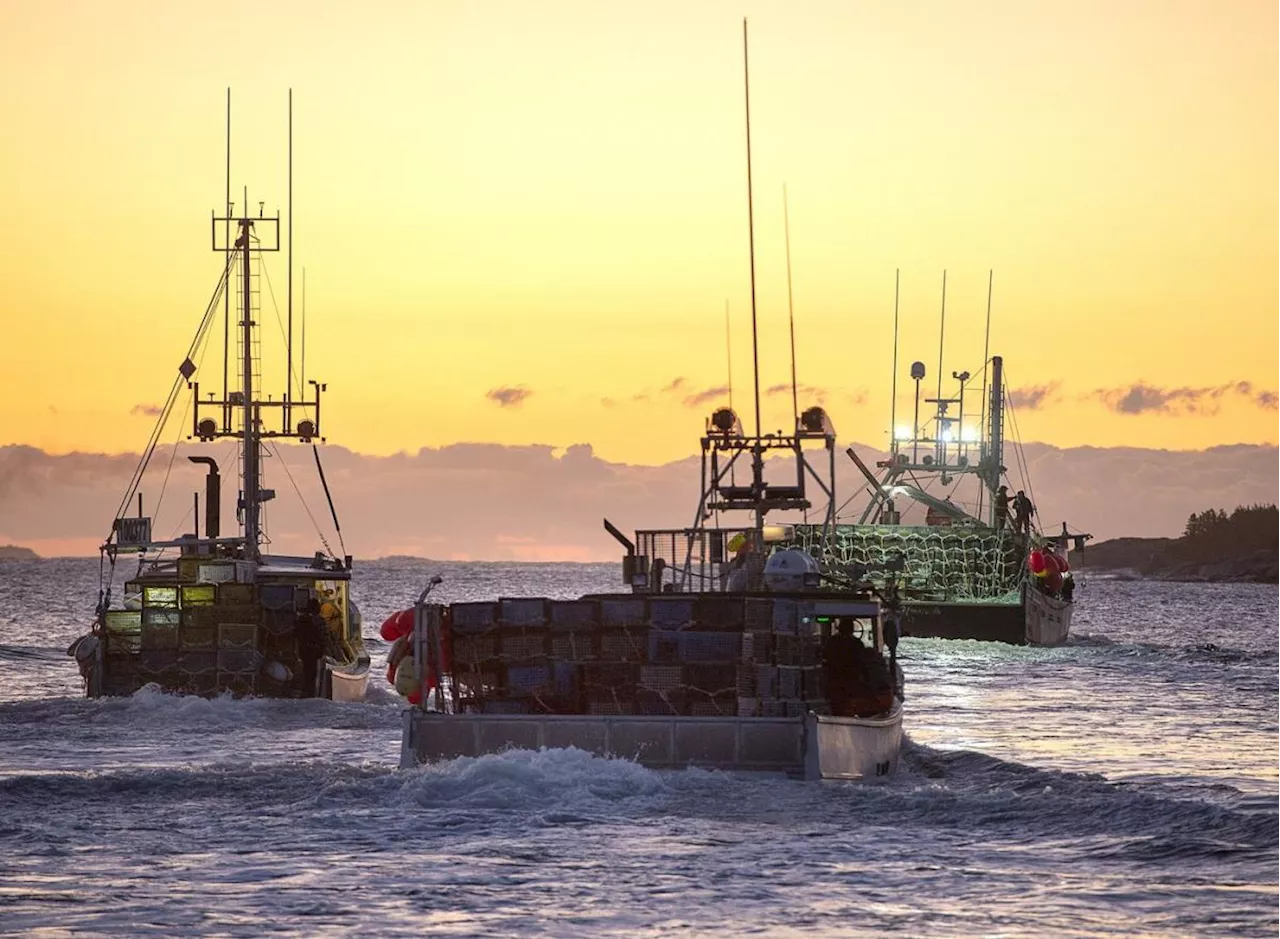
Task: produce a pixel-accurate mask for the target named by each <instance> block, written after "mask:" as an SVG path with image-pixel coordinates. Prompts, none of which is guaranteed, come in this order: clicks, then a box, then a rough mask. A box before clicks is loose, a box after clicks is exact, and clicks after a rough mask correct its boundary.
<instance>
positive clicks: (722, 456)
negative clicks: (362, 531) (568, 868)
mask: <svg viewBox="0 0 1280 939" xmlns="http://www.w3.org/2000/svg"><path fill="white" fill-rule="evenodd" d="M746 42H747V32H746V22H745V21H744V22H743V58H744V77H745V75H746V54H747V49H746ZM749 88H750V86H749V81H748V83H747V196H748V198H747V205H748V231H749V233H750V240H751V278H752V284H751V287H752V298H753V303H752V341H753V343H757V342H758V340H757V332H756V329H755V321H756V311H755V304H754V298H755V249H754V244H755V237H754V223H753V216H752V210H751V206H752V198H751V135H750V93H749ZM755 361H756V362H757V363H758V361H759V355H758V345H757V348H756V356H755ZM759 386H760V383H759V371H758V368H757V369H756V374H755V387H756V396H755V422H756V432H755V433H754V434H753V435H750V436H748V435H746V434H745V433H744V432H743V429H742V424H741V421H740V420H739V418H738V416H737V415H736V413H734V412H733V410H732V408H721V409H719V410H717V411H716V412H715V414H714V415H713V416H712V418H711V420H710V421H709V422H708V424H707V428H706V433H705V435H704V437H703V441H702V443H703V478H704V487H703V498H702V500H701V503H700V504H699V506H698V510H697V514H696V517H695V522H694V525H693V527H692V528H689V529H681V530H678V531H676V530H669V531H651V532H645V533H642V534H643V538H644V540H645V543H646V544H647V545H648V546H649V547H648V549H647V551H648V553H647V554H643V553H637V552H636V550H635V545H634V544H633V543H631V542H630V541H629V540H628V539H626V538H625V537H624V536H623V535H622V534H621V532H619V531H618V529H617V528H615V527H614V526H613V525H612V524H611V523H609V522H608V521H607V520H606V521H605V527H606V529H607V530H609V531H610V532H611V533H612V534H613V535H614V537H616V538H618V539H619V540H620V541H621V542H623V543H624V544H625V545H627V546H628V554H627V558H626V559H625V561H624V566H623V568H624V569H623V573H624V580H625V582H626V584H627V586H628V587H629V589H630V592H626V593H620V594H604V595H592V596H586V597H580V598H577V599H574V600H555V599H548V598H544V597H535V598H527V597H508V598H499V599H497V600H494V601H490V602H480V603H475V602H471V603H453V604H437V603H432V602H430V591H431V588H432V587H433V586H434V583H433V584H431V585H429V586H428V588H427V590H425V591H423V593H422V595H420V596H419V598H418V601H417V603H416V604H415V605H414V606H413V607H412V608H411V609H406V610H403V611H401V612H400V613H398V614H396V615H394V616H393V617H391V618H389V619H388V621H387V622H386V623H384V624H383V638H384V639H387V640H389V641H392V642H393V643H394V645H393V647H392V653H391V656H390V665H391V669H390V671H389V674H388V676H387V677H388V679H389V680H390V681H391V682H392V683H393V684H395V685H396V686H397V688H398V689H399V690H400V691H402V692H403V693H405V695H406V696H407V697H408V699H409V703H410V707H409V708H408V709H407V710H406V711H405V714H404V727H403V738H402V749H401V765H402V766H403V767H406V768H407V767H412V766H416V765H419V764H421V763H424V762H430V761H434V760H443V759H451V758H454V757H459V756H471V757H474V756H480V755H483V754H488V753H495V752H498V751H501V750H504V749H508V748H512V747H515V748H533V749H536V748H541V747H578V748H580V749H583V750H586V751H589V752H591V753H595V754H600V755H607V756H614V757H619V758H623V759H628V760H634V761H636V762H638V763H640V764H642V765H644V766H650V767H654V768H662V769H672V768H682V767H689V766H698V767H706V768H713V769H722V770H731V771H737V772H754V771H758V772H768V773H779V774H785V775H788V776H793V777H799V778H804V779H841V780H872V779H876V778H877V777H885V776H889V775H891V774H892V773H893V772H894V771H895V769H896V767H897V764H898V756H899V752H900V749H901V743H902V720H903V700H904V695H903V681H902V670H901V668H899V666H898V664H897V647H898V642H897V640H898V635H899V622H898V619H899V615H898V614H899V609H898V601H897V595H896V590H895V589H894V586H893V584H892V582H891V581H890V582H889V583H886V584H884V585H882V586H875V585H872V584H871V583H870V582H869V581H867V580H866V579H865V578H861V577H859V576H857V575H856V574H854V573H853V572H839V574H838V575H835V576H824V572H823V571H821V570H820V569H819V567H818V565H817V562H816V561H815V560H814V558H813V557H812V556H811V555H810V554H808V553H806V552H804V551H799V550H775V549H776V548H777V547H778V545H779V538H780V536H785V534H786V529H785V527H784V526H775V525H769V524H766V518H767V516H768V515H769V513H770V512H777V511H786V510H802V509H808V508H809V506H810V503H809V501H808V500H807V499H806V498H805V493H804V486H805V481H806V476H812V477H813V478H814V479H815V480H816V484H817V486H818V487H819V488H820V489H822V490H823V491H824V492H825V494H826V496H827V497H828V498H827V507H826V518H827V522H828V523H827V525H826V526H825V528H826V530H827V531H828V532H829V533H834V525H833V523H834V517H835V511H836V503H835V480H834V476H835V439H836V438H835V430H834V428H833V427H832V425H831V421H830V419H829V418H828V416H827V415H826V413H825V412H824V411H823V410H822V408H820V407H813V408H809V409H808V410H806V411H805V413H804V414H803V415H802V416H800V417H798V418H797V423H796V429H795V432H794V433H793V434H790V435H785V436H783V435H777V434H764V433H762V432H761V430H760V393H759ZM818 447H821V448H822V452H823V454H824V455H825V459H824V460H823V459H811V455H812V454H813V453H814V452H815V451H816V450H817V448H818ZM788 453H789V454H790V455H791V456H792V457H793V458H794V460H795V465H794V467H793V471H794V472H795V474H796V479H797V480H798V482H797V484H795V485H792V484H790V483H788V484H786V485H780V486H773V485H771V484H770V483H768V482H767V481H766V479H765V476H766V472H765V468H766V467H765V463H766V456H767V455H769V454H788ZM708 454H710V459H711V460H712V463H713V465H715V466H716V467H717V468H716V469H715V470H714V471H713V472H712V474H711V478H710V484H709V486H708V484H707V479H708ZM739 458H745V459H746V460H747V461H748V462H749V463H750V470H749V472H750V476H751V483H750V484H749V485H743V486H738V485H736V484H735V481H734V480H735V475H734V472H735V471H733V469H732V468H733V466H734V465H735V464H736V463H737V461H738V460H739ZM769 462H770V464H771V466H770V469H772V470H776V469H777V468H778V466H779V465H781V464H782V463H783V462H785V461H784V460H782V459H778V460H770V461H769ZM820 465H823V466H825V468H826V471H827V472H826V473H825V475H824V474H823V473H821V472H819V471H818V469H817V467H819V466H820ZM744 472H746V469H745V466H744ZM734 514H737V515H742V514H745V515H747V516H749V521H747V522H745V523H743V524H739V525H736V526H734V525H722V524H721V523H722V521H725V520H727V519H728V518H729V517H732V516H733V515H734ZM695 546H696V549H695ZM695 550H696V551H699V552H703V551H705V552H708V554H707V555H706V556H707V557H708V558H715V559H716V560H715V561H714V562H713V563H714V564H715V565H716V571H715V572H713V573H711V574H710V575H708V576H702V574H701V573H699V574H695V572H694V568H693V565H692V564H691V563H690V558H691V556H692V554H693V552H694V551H695ZM664 551H665V553H663V552H664ZM681 557H682V558H683V559H684V560H683V562H679V560H678V559H679V558H681ZM886 652H887V656H888V657H887V660H886Z"/></svg>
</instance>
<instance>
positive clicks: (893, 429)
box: [889, 268, 902, 451]
mask: <svg viewBox="0 0 1280 939" xmlns="http://www.w3.org/2000/svg"><path fill="white" fill-rule="evenodd" d="M901 274H902V269H901V268H895V269H894V272H893V377H892V379H891V380H890V381H891V384H890V390H889V449H890V451H893V448H894V446H895V443H894V442H895V441H896V440H897V439H898V436H897V435H898V279H899V277H900V276H901Z"/></svg>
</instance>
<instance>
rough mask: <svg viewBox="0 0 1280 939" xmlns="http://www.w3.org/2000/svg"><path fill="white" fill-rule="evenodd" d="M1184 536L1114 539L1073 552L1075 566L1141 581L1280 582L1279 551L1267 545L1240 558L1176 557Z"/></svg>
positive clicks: (1071, 560)
mask: <svg viewBox="0 0 1280 939" xmlns="http://www.w3.org/2000/svg"><path fill="white" fill-rule="evenodd" d="M1181 542H1182V539H1180V538H1113V539H1111V540H1109V541H1100V542H1098V543H1097V544H1092V545H1089V546H1088V547H1086V548H1085V549H1084V551H1083V552H1080V551H1072V552H1071V553H1070V555H1069V557H1068V560H1069V561H1070V563H1071V566H1072V567H1074V568H1076V569H1077V570H1081V571H1099V572H1101V571H1106V572H1112V573H1117V574H1119V573H1128V574H1131V575H1133V576H1134V577H1135V579H1139V580H1161V581H1177V582H1181V583H1228V584H1229V583H1250V584H1275V583H1280V576H1278V575H1280V570H1278V565H1277V552H1276V550H1275V549H1274V548H1265V549H1261V550H1257V551H1251V552H1248V553H1245V554H1241V555H1239V556H1237V557H1227V558H1213V559H1208V560H1204V559H1197V560H1173V559H1170V553H1171V552H1170V549H1171V548H1173V547H1174V546H1176V545H1178V544H1180V543H1181Z"/></svg>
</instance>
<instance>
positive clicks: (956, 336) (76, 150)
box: [0, 0, 1280, 463]
mask: <svg viewBox="0 0 1280 939" xmlns="http://www.w3.org/2000/svg"><path fill="white" fill-rule="evenodd" d="M743 15H747V16H749V17H750V20H751V54H752V92H753V97H752V105H753V144H754V159H755V166H754V170H755V191H756V225H757V241H756V244H757V271H758V289H759V317H760V337H761V349H762V352H761V384H762V387H765V388H768V387H769V386H772V385H775V384H778V383H782V382H785V381H786V380H787V379H788V376H789V364H788V355H787V305H786V277H785V263H784V253H783V240H782V234H783V228H782V186H783V184H784V182H785V183H786V184H787V187H788V191H789V194H790V220H791V233H792V237H791V242H792V264H793V270H794V294H795V317H796V329H797V346H798V359H799V369H800V377H801V381H802V382H803V383H805V384H808V385H811V386H815V387H817V388H819V389H822V390H821V392H817V391H815V392H811V393H809V394H807V395H802V397H801V406H802V407H803V406H804V405H805V403H806V401H807V399H808V400H812V399H814V398H817V397H821V398H822V400H824V401H825V403H826V404H827V405H828V409H829V410H830V412H831V413H832V415H833V417H834V420H835V424H836V427H837V429H838V430H839V432H840V436H841V437H842V438H843V439H846V440H851V439H852V440H860V441H865V442H867V443H869V444H872V445H883V443H884V441H885V440H886V439H887V430H888V424H889V378H890V375H889V372H890V355H891V340H892V313H893V285H894V270H895V268H901V270H902V307H901V322H902V330H901V336H902V352H901V368H902V373H901V374H902V376H903V377H902V378H900V381H899V387H900V390H903V391H904V396H903V397H902V398H901V399H900V405H899V413H900V414H901V413H903V411H904V409H906V410H909V407H910V405H909V400H908V398H907V397H906V396H905V388H906V386H907V385H909V382H908V381H906V380H905V371H906V368H907V366H908V365H909V363H910V361H911V360H912V359H913V358H921V359H923V360H924V361H925V362H926V363H927V364H928V367H929V378H928V379H927V380H926V382H925V386H926V388H927V389H928V390H930V392H931V393H932V391H933V390H934V381H935V371H936V368H937V356H938V338H937V327H938V316H939V300H940V282H941V276H942V271H943V269H944V268H946V269H948V271H949V274H948V307H947V356H946V359H947V361H946V365H945V368H946V371H947V372H948V373H949V372H950V371H952V370H958V369H969V370H971V371H975V372H976V371H977V370H978V368H979V367H980V366H981V361H982V327H983V311H984V307H985V301H986V280H987V270H988V268H994V269H995V297H994V309H993V321H992V350H993V351H995V352H1000V353H1002V354H1003V355H1004V356H1005V358H1006V363H1007V367H1008V378H1009V381H1010V384H1011V385H1012V386H1014V387H1015V388H1028V387H1032V386H1038V387H1039V388H1041V389H1042V390H1043V391H1044V392H1045V393H1044V394H1043V395H1042V396H1040V398H1039V400H1040V403H1041V406H1040V407H1038V408H1037V409H1035V410H1032V409H1030V408H1029V406H1028V407H1026V408H1024V409H1023V410H1022V411H1021V412H1020V413H1019V414H1018V430H1019V431H1020V433H1021V435H1022V437H1023V438H1024V439H1028V440H1043V441H1047V442H1050V443H1054V444H1057V445H1060V446H1076V445H1081V444H1090V443H1091V444H1095V445H1099V446H1117V445H1134V446H1146V447H1164V448H1171V449H1192V448H1202V447H1207V446H1211V445H1214V444H1219V443H1231V442H1271V443H1274V442H1276V439H1277V412H1276V410H1275V407H1274V400H1275V399H1274V396H1272V397H1270V398H1268V397H1267V396H1266V393H1267V392H1270V393H1273V394H1274V392H1275V391H1276V389H1277V372H1278V364H1277V344H1278V336H1277V322H1278V318H1277V309H1278V302H1280V301H1278V298H1277V286H1276V285H1277V250H1278V247H1277V82H1276V75H1277V51H1276V48H1277V46H1276V43H1277V40H1276V35H1277V12H1276V5H1275V4H1274V3H1273V2H1245V0H1237V2H1232V3H1227V4H1215V3H1210V2H1200V3H1187V2H1174V0H1150V2H1139V0H1131V2H1125V3H1122V4H1115V3H1109V2H1080V3H1070V4H1068V3H1059V4H1036V5H1029V4H1025V3H1021V2H1013V0H1010V2H971V3H964V4H959V3H944V2H932V3H909V2H903V3H893V4H886V3H849V2H847V0H841V2H829V3H822V2H813V3H807V4H803V5H790V4H781V3H770V4H764V3H732V4H731V3H719V2H704V3H698V4H686V3H674V2H673V3H649V4H643V5H640V6H626V5H620V4H611V3H604V2H585V0H583V2H577V3H571V2H552V0H548V2H542V3H538V4H528V3H517V2H512V3H497V2H487V3H467V2H433V3H420V2H403V3H391V2H374V3H369V4H361V5H356V4H331V5H327V6H322V5H319V4H312V3H295V4H285V3H272V4H260V3H239V2H232V3H229V4H216V5H203V6H200V5H195V4H185V3H184V4H173V3H167V2H151V3H144V2H124V0H122V2H116V3H111V4H99V3H92V2H75V3H71V2H48V3H40V4H34V3H28V4H18V3H11V4H8V5H6V9H5V29H4V30H3V32H2V33H0V80H2V81H3V83H4V87H5V89H6V93H5V94H4V95H3V96H2V97H0V124H2V125H3V127H4V128H5V144H4V146H3V147H0V196H2V197H3V202H2V204H3V206H4V213H3V216H0V287H2V288H3V289H2V290H0V298H2V300H0V302H2V303H3V307H2V308H0V309H2V310H3V317H4V320H3V321H4V324H5V326H6V333H7V335H6V341H5V342H4V343H3V344H0V444H3V443H28V444H32V445H35V446H40V447H43V448H45V449H47V450H50V451H54V452H65V451H69V450H76V449H79V450H104V451H121V450H137V449H139V448H141V446H142V445H143V444H144V443H145V441H146V437H147V434H148V432H149V430H150V425H151V418H150V417H148V416H145V415H144V414H141V413H137V412H138V411H140V410H141V409H140V408H138V406H140V405H142V406H146V405H154V404H158V403H159V402H160V401H161V400H162V399H163V397H164V394H165V392H166V391H167V389H168V386H169V384H170V382H171V380H172V376H173V374H174V369H175V368H176V366H177V364H178V363H179V361H180V360H181V358H182V355H183V354H184V352H185V350H186V347H187V344H188V342H189V339H190V337H191V335H192V333H193V332H194V329H195V326H196V323H197V322H198V320H199V317H200V315H201V313H202V312H203V309H204V305H205V303H206V302H207V300H208V297H209V295H210V293H211V291H212V288H213V284H214V281H215V279H216V277H217V272H218V270H219V266H220V258H219V257H218V256H216V255H214V254H213V253H211V252H210V251H209V250H208V249H209V245H208V229H209V223H208V217H209V212H210V210H211V209H213V208H215V207H218V205H219V203H220V202H221V199H222V192H223V185H224V176H223V173H224V153H225V151H224V146H225V143H224V136H223V134H224V124H223V122H224V113H223V107H224V96H225V93H226V92H225V89H226V87H227V86H228V85H230V86H232V89H233V92H232V94H233V191H234V192H236V193H239V192H240V191H241V187H242V186H246V185H247V186H248V188H249V196H250V200H251V203H253V204H254V205H255V206H256V203H257V201H258V200H260V199H261V200H264V201H265V202H266V204H267V209H268V211H269V212H271V211H274V209H276V208H281V209H283V208H284V206H285V199H286V195H287V193H286V187H285V165H286V164H285V155H286V151H285V140H286V138H285V126H286V125H285V114H286V111H285V107H286V94H287V89H288V88H289V87H292V88H293V89H294V102H295V105H294V107H295V110H294V120H295V138H294V140H295V152H296V156H295V177H294V186H295V199H296V203H297V205H296V254H295V265H296V270H297V271H298V272H299V276H298V282H299V283H300V271H301V269H302V267H304V266H305V267H306V269H307V304H308V309H307V316H308V320H309V334H308V340H307V341H308V353H309V364H308V373H309V375H310V376H311V377H315V378H321V379H324V380H326V381H328V383H329V391H330V394H329V397H328V398H327V400H326V404H327V408H328V410H327V413H326V424H327V427H326V429H327V433H328V435H329V437H330V439H331V440H332V441H334V442H339V443H342V444H344V445H345V446H348V447H350V448H352V449H354V450H358V451H364V452H370V453H389V452H394V451H397V450H401V449H410V450H412V449H416V448H417V447H420V446H424V445H431V446H436V445H441V444H446V443H450V442H453V441H459V440H473V441H494V442H502V443H525V442H543V443H549V444H554V445H560V446H563V445H567V444H570V443H574V442H578V441H583V442H590V443H592V444H593V445H594V446H595V448H596V452H597V453H599V454H600V455H601V456H603V457H605V458H608V459H614V460H624V461H629V462H636V463H658V462H662V461H664V460H667V459H672V458H675V457H679V456H683V455H685V454H687V453H689V452H691V451H693V450H694V449H695V448H696V446H697V444H696V438H697V436H698V434H699V432H700V431H701V428H702V420H703V418H704V417H705V415H706V414H707V413H709V411H710V409H711V407H712V405H713V404H714V403H720V401H721V400H722V399H721V398H718V397H714V396H713V397H712V398H711V399H710V401H708V402H706V403H699V404H697V405H696V406H689V405H687V404H686V400H687V399H689V398H691V397H693V396H694V395H696V394H697V393H698V392H701V391H704V390H706V389H710V388H715V387H717V386H722V385H724V384H725V377H726V376H725V373H726V363H725V345H724V341H725V339H724V304H725V301H726V299H727V300H728V301H729V304H730V309H731V313H732V328H733V375H734V384H735V389H734V392H735V394H734V397H735V404H736V405H737V406H738V409H739V411H741V412H744V413H745V412H749V410H750V408H749V400H750V392H749V388H750V384H749V382H750V365H751V356H750V341H749V332H748V330H749V322H750V313H749V311H750V303H749V297H750V295H749V281H748V268H747V251H746V248H747V233H746V209H745V204H744V192H745V166H744V158H743V148H742V139H743V131H742V75H741V17H742V16H743ZM283 260H284V256H283V255H279V256H277V258H275V259H273V261H272V264H273V267H272V269H271V278H272V282H273V286H274V289H275V294H276V298H277V300H278V302H279V304H280V306H281V310H282V315H283V305H284V297H285V289H284V285H285V277H286V274H285V267H284V264H283ZM295 297H296V298H297V297H300V291H299V293H297V294H295ZM263 318H264V320H265V321H266V323H267V324H268V326H269V327H270V329H269V331H268V332H269V335H268V337H267V338H268V339H269V340H270V339H274V338H277V337H278V331H277V330H276V327H275V316H274V313H273V312H271V311H270V310H268V311H267V312H266V313H265V314H264V317H263ZM271 334H275V335H271ZM272 348H274V347H272ZM218 357H220V352H218V351H217V350H216V349H215V350H212V351H211V352H210V357H209V359H208V360H207V362H206V365H207V364H208V363H210V362H212V361H213V360H214V359H215V358H218ZM279 358H280V357H279V356H277V358H276V359H275V360H271V361H269V362H268V365H267V379H268V383H269V384H271V385H272V388H271V389H270V390H274V391H275V392H276V393H277V394H278V393H279V391H281V390H283V389H282V387H281V385H282V382H281V381H280V375H281V374H282V370H281V369H280V368H279V367H278V364H279ZM212 371H214V370H212V369H211V370H210V372H212ZM216 371H218V372H219V373H220V366H219V368H218V369H216ZM211 377H212V376H211V374H206V375H204V380H205V387H206V388H209V387H210V385H209V381H210V380H211ZM676 379H683V380H682V381H681V382H676ZM1242 382H1246V383H1248V385H1247V387H1246V386H1242V385H1240V383H1242ZM1135 385H1141V387H1140V388H1139V389H1138V390H1137V391H1136V392H1135V391H1134V386H1135ZM502 388H523V389H526V390H527V391H528V392H530V393H529V394H528V395H527V396H526V397H525V398H524V400H523V401H522V403H520V404H519V405H516V406H507V407H503V406H500V405H499V404H497V403H495V401H494V400H493V399H492V398H491V397H489V396H488V393H489V392H491V391H494V390H496V389H502ZM664 389H668V390H665V391H664ZM1126 394H1127V395H1128V397H1125V396H1126ZM1026 400H1028V405H1029V404H1030V399H1026ZM1121 401H1127V402H1128V403H1129V405H1130V409H1131V410H1137V411H1139V413H1117V411H1116V410H1115V409H1114V405H1116V403H1117V402H1121ZM1109 403H1110V406H1109ZM789 408H790V400H789V394H787V395H773V396H766V397H765V429H766V430H768V429H775V428H779V427H783V426H785V425H787V424H788V423H789V418H788V416H787V415H788V411H789ZM748 423H750V421H748Z"/></svg>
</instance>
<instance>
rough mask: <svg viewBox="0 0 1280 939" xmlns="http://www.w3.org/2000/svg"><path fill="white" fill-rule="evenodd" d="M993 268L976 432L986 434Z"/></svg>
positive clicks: (990, 277) (980, 500)
mask: <svg viewBox="0 0 1280 939" xmlns="http://www.w3.org/2000/svg"><path fill="white" fill-rule="evenodd" d="M995 277H996V272H995V268H990V269H988V271H987V335H986V339H984V340H983V343H982V412H981V413H982V417H981V418H980V423H979V424H978V433H979V434H982V435H984V437H985V436H986V435H987V364H988V363H989V362H990V361H991V287H992V284H993V283H994V281H995ZM981 516H982V490H981V489H979V490H978V517H979V518H981Z"/></svg>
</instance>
